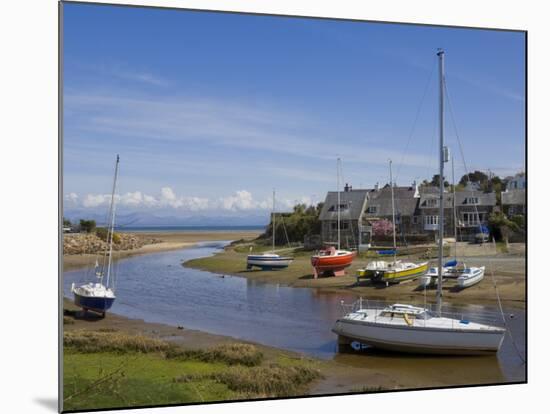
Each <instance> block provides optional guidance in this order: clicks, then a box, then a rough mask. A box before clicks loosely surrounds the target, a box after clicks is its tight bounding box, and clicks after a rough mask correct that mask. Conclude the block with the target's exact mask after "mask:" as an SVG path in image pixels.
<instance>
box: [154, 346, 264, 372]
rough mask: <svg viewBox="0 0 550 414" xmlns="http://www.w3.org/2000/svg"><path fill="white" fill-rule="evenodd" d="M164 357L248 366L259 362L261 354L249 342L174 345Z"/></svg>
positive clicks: (261, 357)
mask: <svg viewBox="0 0 550 414" xmlns="http://www.w3.org/2000/svg"><path fill="white" fill-rule="evenodd" d="M165 355H166V358H181V359H194V360H198V361H203V362H223V363H226V364H228V365H245V366H248V367H252V366H256V365H259V364H261V362H262V360H263V354H262V352H261V351H260V350H258V348H256V347H255V346H254V345H250V344H237V343H235V344H224V345H219V346H216V347H214V348H210V349H182V348H180V347H178V346H176V345H173V346H171V347H170V348H169V349H168V350H167V351H166V352H165Z"/></svg>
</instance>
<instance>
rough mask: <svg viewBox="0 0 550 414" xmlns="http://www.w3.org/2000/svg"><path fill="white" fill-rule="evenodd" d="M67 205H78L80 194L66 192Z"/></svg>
mask: <svg viewBox="0 0 550 414" xmlns="http://www.w3.org/2000/svg"><path fill="white" fill-rule="evenodd" d="M64 200H65V205H67V206H76V205H78V195H77V194H76V193H69V194H65V197H64Z"/></svg>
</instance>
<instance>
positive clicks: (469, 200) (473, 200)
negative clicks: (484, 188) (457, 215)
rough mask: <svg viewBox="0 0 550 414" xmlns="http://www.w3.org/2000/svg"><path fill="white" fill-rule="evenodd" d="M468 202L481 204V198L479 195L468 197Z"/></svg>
mask: <svg viewBox="0 0 550 414" xmlns="http://www.w3.org/2000/svg"><path fill="white" fill-rule="evenodd" d="M466 204H471V205H475V204H479V198H478V197H468V198H467V199H466Z"/></svg>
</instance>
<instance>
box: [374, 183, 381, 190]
mask: <svg viewBox="0 0 550 414" xmlns="http://www.w3.org/2000/svg"><path fill="white" fill-rule="evenodd" d="M379 189H380V186H379V185H378V183H376V184H374V191H378V190H379Z"/></svg>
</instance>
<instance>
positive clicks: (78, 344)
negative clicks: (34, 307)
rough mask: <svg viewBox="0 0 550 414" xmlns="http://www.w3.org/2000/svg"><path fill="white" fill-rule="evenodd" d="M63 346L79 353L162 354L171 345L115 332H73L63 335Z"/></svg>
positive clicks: (157, 340) (140, 336) (158, 340)
mask: <svg viewBox="0 0 550 414" xmlns="http://www.w3.org/2000/svg"><path fill="white" fill-rule="evenodd" d="M63 346H64V347H66V348H72V349H74V350H76V351H78V352H83V353H94V352H116V353H121V354H124V353H128V352H141V353H149V352H162V351H166V350H167V349H168V348H169V347H170V344H168V343H167V342H165V341H161V340H160V339H154V338H149V337H147V336H142V335H127V334H122V333H115V332H98V331H71V332H65V333H64V334H63Z"/></svg>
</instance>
